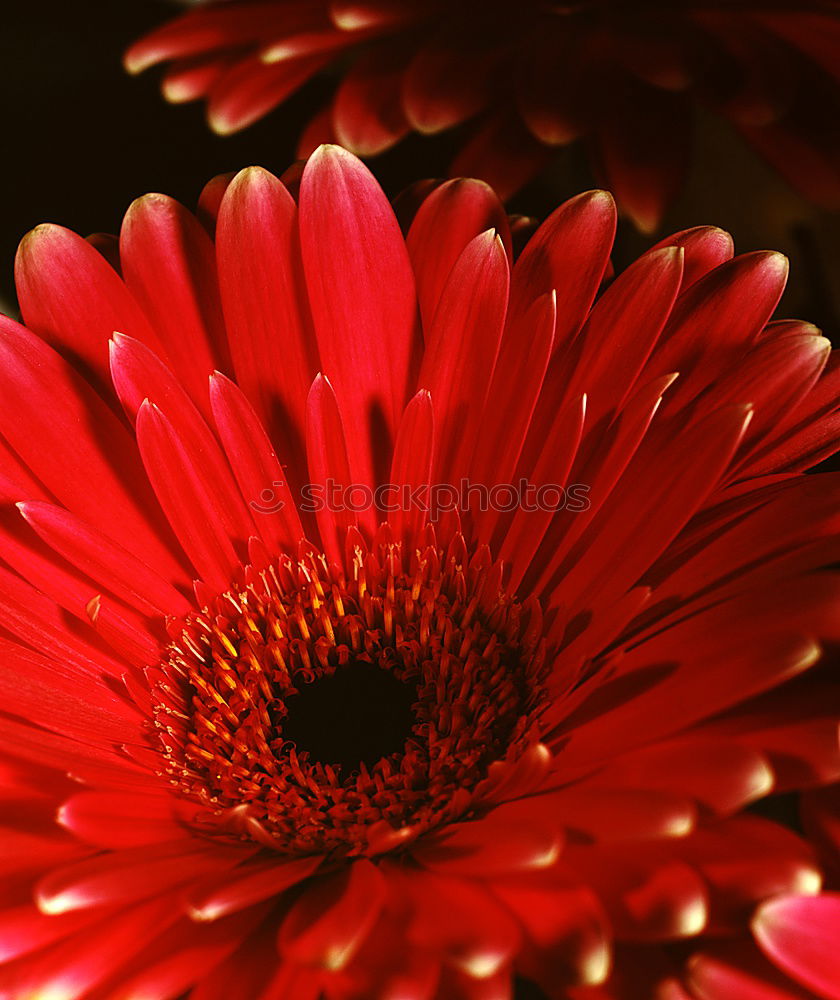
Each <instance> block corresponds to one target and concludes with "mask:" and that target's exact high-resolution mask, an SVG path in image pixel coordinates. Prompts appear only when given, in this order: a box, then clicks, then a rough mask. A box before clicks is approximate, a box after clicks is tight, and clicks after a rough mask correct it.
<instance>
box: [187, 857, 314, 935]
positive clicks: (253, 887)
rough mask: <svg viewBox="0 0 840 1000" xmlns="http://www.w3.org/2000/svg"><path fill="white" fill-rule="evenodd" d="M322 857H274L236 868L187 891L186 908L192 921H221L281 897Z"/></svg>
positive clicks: (312, 869) (211, 877)
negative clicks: (268, 900)
mask: <svg viewBox="0 0 840 1000" xmlns="http://www.w3.org/2000/svg"><path fill="white" fill-rule="evenodd" d="M322 860H323V859H322V858H320V857H305V858H292V859H291V860H288V859H283V858H281V857H279V856H278V857H277V858H271V859H270V860H268V861H255V862H254V863H252V864H248V865H243V866H240V867H238V868H234V869H233V870H231V871H228V872H227V873H225V874H223V875H218V874H212V875H209V876H207V877H206V878H205V879H203V880H202V881H200V882H197V883H196V884H195V885H192V886H191V887H190V889H189V890H188V892H187V896H186V899H187V906H188V907H189V911H190V916H191V917H192V919H193V920H200V921H207V920H218V919H219V918H220V917H226V916H228V914H230V913H236V912H237V911H238V910H243V909H246V908H247V907H249V906H253V905H254V904H255V903H261V902H262V901H263V900H265V899H269V898H270V897H272V896H279V895H280V894H281V893H283V892H284V891H285V890H286V889H289V888H291V887H292V886H294V885H297V884H298V883H299V882H302V881H303V880H304V879H306V878H309V876H310V875H313V874H314V873H315V871H316V870H317V869H318V868H319V867H320V865H321V862H322Z"/></svg>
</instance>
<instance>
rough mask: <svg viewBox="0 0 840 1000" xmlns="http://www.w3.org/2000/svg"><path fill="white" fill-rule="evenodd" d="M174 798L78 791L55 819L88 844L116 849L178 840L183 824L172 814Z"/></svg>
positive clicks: (163, 794) (165, 792)
mask: <svg viewBox="0 0 840 1000" xmlns="http://www.w3.org/2000/svg"><path fill="white" fill-rule="evenodd" d="M173 804H174V803H173V800H172V799H170V797H169V794H168V790H167V789H166V788H165V787H164V786H161V790H160V796H154V795H140V794H137V793H136V792H123V793H120V792H80V793H79V794H78V795H73V796H71V797H70V798H69V799H67V800H66V801H65V802H64V803H63V804H62V806H61V808H60V809H59V811H58V822H59V823H60V824H61V825H62V826H63V827H65V828H66V829H67V830H70V831H71V832H72V833H73V834H74V835H75V836H77V837H79V838H80V839H81V840H84V841H85V842H86V843H88V844H95V845H96V846H98V847H108V848H112V849H114V850H119V849H122V848H126V847H139V846H141V845H144V844H159V843H163V842H165V841H173V840H177V839H178V838H179V837H182V836H183V835H184V831H183V828H182V827H181V826H180V825H179V824H178V822H177V821H176V819H175V816H174V814H173Z"/></svg>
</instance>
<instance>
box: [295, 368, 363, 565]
mask: <svg viewBox="0 0 840 1000" xmlns="http://www.w3.org/2000/svg"><path fill="white" fill-rule="evenodd" d="M306 451H307V459H308V465H309V478H310V486H311V487H315V488H316V489H317V490H318V492H317V493H313V496H312V497H311V499H312V501H313V509H314V512H315V519H316V521H317V522H318V532H319V534H320V535H321V544H322V545H323V547H324V553H325V554H326V556H327V559H328V560H329V561H330V562H334V563H336V564H337V565H339V566H340V565H341V564H342V560H343V554H344V540H345V537H346V535H347V529H348V528H351V527H355V526H356V523H357V519H356V515H355V514H354V513H353V512H352V511H351V510H348V509H347V508H346V505H345V504H343V499H342V498H341V497H338V498H337V499H338V502H339V506H338V507H337V509H335V510H333V509H331V507H332V506H333V504H331V503H330V502H329V500H328V495H329V492H328V491H329V488H330V483H334V484H336V485H338V486H339V487H344V488H347V487H349V486H350V485H351V484H352V483H353V479H352V477H351V473H350V463H349V461H348V458H347V446H346V444H345V439H344V426H343V424H342V420H341V414H340V413H339V412H338V403H337V402H336V398H335V393H334V392H333V389H332V386H331V385H330V383H329V381H328V380H327V379H325V378H324V377H323V376H322V375H318V376H317V378H316V379H315V381H314V382H313V383H312V389H311V391H310V393H309V400H308V402H307V417H306ZM373 513H374V512H373V510H369V511H367V512H365V514H366V517H367V518H369V517H370V516H371V515H372V514H373Z"/></svg>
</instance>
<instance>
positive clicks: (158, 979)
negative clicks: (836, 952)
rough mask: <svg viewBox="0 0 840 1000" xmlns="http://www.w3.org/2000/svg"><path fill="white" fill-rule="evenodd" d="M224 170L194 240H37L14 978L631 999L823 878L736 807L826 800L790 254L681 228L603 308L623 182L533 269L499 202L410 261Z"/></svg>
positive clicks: (824, 602) (261, 996) (11, 678)
mask: <svg viewBox="0 0 840 1000" xmlns="http://www.w3.org/2000/svg"><path fill="white" fill-rule="evenodd" d="M290 184H291V181H290ZM294 186H296V185H293V187H294ZM223 188H224V182H223V181H217V182H214V183H213V184H211V185H210V187H209V188H208V190H207V192H206V194H205V197H204V198H203V215H204V217H205V218H206V219H207V220H210V217H211V215H212V214H213V212H212V210H213V208H214V207H218V220H217V226H216V228H215V246H214V242H213V240H212V239H211V236H209V235H208V232H207V231H206V230H205V228H203V226H202V224H201V223H200V222H198V221H197V220H196V218H195V217H193V216H192V215H190V214H189V213H188V212H187V211H186V210H185V209H183V208H182V207H181V206H179V205H178V204H177V203H175V202H173V201H171V200H170V199H168V198H165V197H164V196H162V195H148V196H147V197H145V198H142V199H140V200H139V201H137V202H136V203H135V204H134V205H133V206H132V207H131V209H130V210H129V212H128V214H127V216H126V219H125V223H124V226H123V229H122V233H121V235H120V239H119V245H118V246H117V245H116V243H115V242H113V241H109V240H103V239H101V238H99V239H98V240H97V241H96V246H92V245H91V244H90V243H89V242H86V241H85V240H83V239H81V238H80V237H78V236H76V235H74V234H72V233H70V232H68V231H67V230H64V229H61V228H59V227H56V226H45V227H42V228H40V229H37V230H35V231H34V232H33V233H32V234H30V235H29V236H28V237H27V238H26V239H25V240H24V242H23V244H22V246H21V250H20V254H19V259H18V266H17V279H18V290H19V297H20V303H21V308H22V312H23V317H24V320H25V323H26V326H25V327H24V326H21V325H19V324H17V323H15V322H13V321H12V320H11V319H5V318H4V319H3V320H2V324H0V335H1V336H0V351H2V358H1V359H0V390H2V396H0V398H2V406H0V432H2V435H3V439H2V440H3V442H4V443H3V450H2V466H0V471H2V479H0V483H2V490H3V499H4V502H5V506H4V508H3V516H2V519H0V531H2V545H3V558H4V560H5V563H6V565H5V566H4V567H3V568H2V569H0V601H1V602H2V619H0V620H2V625H3V630H4V636H3V637H2V638H1V639H0V645H2V664H3V666H2V671H0V692H1V693H2V698H3V714H2V716H0V733H1V734H2V739H3V748H4V755H3V760H4V763H3V768H4V771H3V786H4V793H3V794H4V796H5V803H6V808H5V815H6V820H5V828H4V829H3V847H4V850H3V858H4V860H3V866H4V877H5V886H4V891H3V901H4V905H5V910H4V911H3V913H2V915H1V916H0V925H1V926H2V930H0V948H2V956H3V959H4V960H5V962H6V963H7V964H6V965H5V967H4V968H3V969H2V970H0V995H2V996H8V997H14V998H15V1000H23V998H30V997H38V998H40V1000H44V998H46V997H49V998H50V1000H58V998H68V1000H69V998H73V1000H82V998H85V1000H106V998H110V1000H117V998H121V1000H127V998H140V997H143V998H156V1000H164V998H174V997H179V996H181V995H182V994H185V993H186V992H189V997H190V998H191V1000H236V998H240V1000H272V998H294V1000H307V998H311V1000H316V998H318V997H320V996H322V995H324V996H326V997H328V998H329V1000H333V998H336V1000H350V998H365V1000H371V998H385V997H389V998H395V997H405V998H409V997H410V998H417V1000H423V998H443V1000H446V998H468V1000H479V998H486V997H505V996H509V995H510V989H511V986H510V984H511V980H512V977H513V975H514V974H516V975H519V976H522V977H524V978H525V979H527V980H531V981H533V982H536V983H538V984H539V985H540V986H541V987H542V988H543V989H544V990H545V991H546V992H547V993H548V994H549V995H550V996H551V997H555V998H558V997H567V996H568V997H576V998H577V997H580V998H587V997H589V998H596V997H625V998H633V1000H639V997H640V996H646V995H647V993H646V992H645V991H646V990H647V989H648V987H649V988H650V991H651V992H650V995H651V996H653V995H655V993H654V991H655V990H656V989H658V988H659V986H658V985H657V984H660V985H661V984H667V983H669V982H671V983H678V982H679V981H680V977H681V976H682V971H681V966H680V962H681V958H680V956H681V954H682V953H681V952H680V951H679V950H672V948H674V947H675V945H674V943H675V942H677V943H678V942H680V941H682V940H683V939H685V938H692V937H695V936H697V935H701V934H703V933H704V932H705V931H707V930H708V931H710V932H714V934H715V935H723V936H727V935H739V934H746V933H747V931H748V926H749V925H748V922H749V919H750V917H751V915H752V913H753V911H754V908H755V906H756V905H757V904H760V903H761V902H763V901H765V900H767V899H768V898H769V897H771V896H775V895H777V894H779V893H782V892H786V893H793V894H802V893H806V894H807V893H813V892H814V891H816V890H817V889H818V887H819V884H820V874H819V867H818V865H817V862H816V859H815V857H814V854H813V851H812V849H811V848H810V847H809V846H808V844H807V843H806V842H805V841H804V840H803V839H801V838H800V837H799V836H798V835H796V834H795V833H793V832H791V831H790V830H787V829H784V828H783V827H781V826H779V825H777V824H776V823H774V822H772V821H770V820H767V819H763V818H761V817H760V816H758V815H751V814H747V813H745V812H744V811H743V810H744V807H745V806H746V805H748V804H749V803H751V802H753V801H754V800H756V799H758V798H761V797H763V796H765V795H767V794H769V793H771V792H774V791H777V792H781V791H786V790H791V789H801V788H807V787H812V786H813V787H816V786H819V785H824V784H827V783H830V782H831V781H834V780H836V779H837V777H838V775H840V760H838V748H837V739H836V735H837V713H836V689H837V682H836V678H833V677H831V676H830V675H828V674H827V675H826V676H824V677H823V676H821V675H820V674H819V673H817V674H814V672H813V671H811V674H813V676H809V677H807V678H800V674H802V672H803V671H805V670H806V669H807V668H809V667H810V666H811V665H812V664H814V663H815V662H816V661H817V660H818V657H819V646H818V644H817V639H818V638H819V637H821V636H825V637H828V638H837V636H838V620H837V615H836V607H837V601H838V596H840V581H838V577H837V575H836V574H835V573H832V572H829V571H825V570H823V569H821V567H823V566H825V565H827V564H830V563H831V562H833V561H836V560H837V558H838V553H840V533H838V528H840V522H838V514H837V496H838V490H837V485H838V476H837V475H836V474H831V473H826V474H819V475H809V476H805V475H803V474H802V473H803V471H804V470H806V469H808V468H809V467H811V466H813V465H814V464H815V463H816V462H818V461H819V460H820V458H821V457H823V456H824V455H826V454H828V453H829V452H830V451H831V450H832V449H834V448H835V447H836V444H837V439H838V424H840V414H838V385H837V383H838V366H837V365H836V363H834V361H832V360H831V359H830V355H829V345H828V343H827V342H826V341H825V340H824V339H822V338H821V337H820V336H819V335H818V334H817V332H816V331H815V330H814V328H813V327H811V326H809V325H808V324H805V323H800V322H770V317H771V315H772V313H773V311H774V309H775V307H776V304H777V302H778V300H779V296H780V294H781V292H782V288H783V286H784V283H785V277H786V270H787V269H786V263H785V261H784V259H783V258H782V257H780V256H779V255H777V254H773V253H755V254H748V255H745V256H741V257H733V256H732V243H731V240H730V239H729V237H728V236H727V235H726V234H725V233H723V232H721V231H719V230H716V229H695V230H690V231H688V232H684V233H681V234H678V235H676V236H674V237H671V238H670V239H668V240H666V241H665V242H664V243H663V244H661V245H660V246H659V247H657V248H655V249H653V250H651V251H650V252H649V253H647V254H645V255H644V256H643V257H642V258H640V259H639V260H638V261H637V262H636V263H635V264H633V265H632V267H630V268H629V269H628V270H627V271H625V272H624V273H622V274H621V275H620V276H619V277H617V278H616V279H615V280H614V281H612V282H611V283H610V284H609V286H608V287H607V288H606V290H603V291H602V293H601V294H600V297H597V296H598V293H599V288H600V286H601V284H602V280H603V277H604V273H605V269H606V268H607V264H608V256H609V253H610V249H611V244H612V239H613V232H614V226H615V212H614V207H613V203H612V200H611V198H610V196H609V195H607V194H605V193H604V192H594V193H590V194H586V195H581V196H580V197H578V198H575V199H573V200H572V201H570V202H568V203H566V204H565V205H563V206H561V207H560V208H559V209H558V210H557V211H556V212H555V213H554V214H553V215H552V216H551V218H549V219H548V221H547V222H545V223H544V224H543V225H542V227H541V228H540V229H539V230H538V231H537V233H536V234H535V235H534V236H533V238H532V239H531V240H530V241H529V242H528V243H527V246H526V247H525V249H524V250H523V252H522V253H521V255H520V256H519V257H518V259H517V260H516V263H515V264H513V265H512V266H511V259H510V249H509V248H510V233H509V229H508V223H507V221H506V218H505V215H504V212H503V209H502V207H501V204H500V202H499V201H498V199H497V198H496V197H495V195H494V194H493V193H492V192H491V191H490V189H489V188H487V187H486V186H485V185H484V184H482V183H480V182H477V181H451V182H448V183H446V184H443V185H441V186H438V187H437V188H435V189H434V190H432V191H431V193H429V194H428V196H427V197H426V198H425V200H423V201H422V204H421V205H420V207H419V209H418V210H417V212H416V214H415V216H414V219H413V221H412V223H411V226H410V229H409V231H408V234H407V236H406V237H405V238H403V236H402V235H401V233H400V230H399V228H398V225H397V222H396V219H395V217H394V215H393V213H392V210H391V207H390V206H389V204H388V203H387V201H386V199H385V197H384V195H383V194H382V191H381V190H380V189H379V187H378V186H377V185H376V183H375V181H374V180H373V178H372V177H371V175H370V174H369V173H368V171H367V170H366V169H365V167H363V166H362V165H361V164H360V163H359V162H358V161H357V160H356V159H354V158H353V157H352V156H351V155H350V154H349V153H347V152H345V151H344V150H341V149H338V148H335V147H324V148H322V149H320V150H319V151H318V152H317V153H315V154H314V155H313V157H312V158H311V159H310V160H309V162H308V164H307V165H306V167H305V169H304V170H303V174H302V177H301V178H300V184H299V188H300V190H299V198H298V201H297V202H296V201H295V200H294V199H293V197H292V195H291V194H290V192H289V190H288V189H287V188H286V187H285V186H284V185H283V183H281V182H280V181H278V180H277V179H276V178H274V177H273V176H271V175H270V174H268V173H266V172H265V171H263V170H260V169H257V168H251V169H248V170H245V171H243V172H242V173H240V174H238V175H237V176H236V177H235V178H234V179H233V181H232V182H231V183H230V185H229V186H228V187H227V189H226V190H225V191H224V193H223V194H222V189H223ZM210 224H211V223H210V221H208V225H210ZM596 297H597V300H596ZM593 303H594V305H593ZM114 331H119V332H118V333H115V332H114ZM319 371H320V372H321V374H319ZM220 372H227V375H225V374H220ZM445 484H451V485H453V488H454V486H457V488H458V490H460V489H461V488H466V489H467V491H468V492H467V494H466V496H465V499H464V498H459V499H458V501H457V504H455V505H453V504H449V505H445V504H443V502H442V494H441V487H442V486H443V485H445ZM465 484H466V485H465ZM505 484H513V485H511V487H509V489H514V488H515V489H518V490H519V491H520V495H519V496H518V498H517V499H516V502H510V494H509V493H505V489H507V487H506V485H505ZM492 486H502V487H503V489H502V492H501V493H493V494H491V499H490V502H485V492H486V491H487V490H488V489H489V487H492ZM351 487H352V489H351ZM374 487H379V491H378V492H377V493H376V495H375V496H374V497H373V501H374V502H373V503H371V497H372V496H373V494H372V490H373V489H374ZM330 490H333V492H332V493H330ZM335 490H338V491H339V492H338V493H335ZM534 490H535V491H536V493H534V492H533V491H534ZM483 491H485V492H483ZM549 496H551V497H553V500H552V501H551V502H549ZM476 497H477V499H476ZM504 497H507V499H504ZM295 498H297V499H298V500H299V501H300V505H299V507H298V506H297V505H296V504H295V502H294V499H295ZM359 498H361V499H359ZM430 498H433V499H434V501H435V507H433V508H432V509H428V510H427V509H425V508H427V507H429V503H428V501H429V499H430ZM443 498H444V499H445V496H444V497H443ZM395 500H396V502H394V501H395ZM386 504H387V506H386ZM438 508H440V509H438ZM386 511H387V512H386ZM194 580H195V582H193V581H194ZM817 669H818V670H822V669H823V668H822V667H818V668H817ZM797 905H798V904H797ZM802 905H804V906H809V905H811V904H802ZM815 905H821V906H822V905H831V904H815ZM768 912H769V913H770V917H767V913H768ZM761 913H762V914H764V916H761V915H760V916H759V918H758V921H759V923H758V924H757V927H758V928H759V930H758V933H759V940H760V942H761V944H762V946H763V947H765V948H768V949H770V950H771V951H773V952H774V954H775V953H778V954H779V955H780V956H781V955H783V954H784V953H785V951H786V949H787V945H786V943H784V942H782V943H780V941H781V938H783V937H784V935H785V933H786V931H785V927H786V926H788V924H789V921H788V917H789V916H790V911H789V910H784V909H782V910H779V909H777V910H771V911H766V910H765V911H761ZM768 921H769V922H768ZM785 921H788V924H786V923H785ZM780 927H781V928H782V932H781V935H780V932H779V928H780ZM802 960H803V961H805V962H807V956H806V957H805V958H804V959H802ZM785 961H787V959H784V958H782V962H783V964H784V962H785ZM790 961H791V962H794V961H799V959H791V960H790ZM663 988H664V987H663ZM675 988H676V987H675ZM832 995H835V994H832Z"/></svg>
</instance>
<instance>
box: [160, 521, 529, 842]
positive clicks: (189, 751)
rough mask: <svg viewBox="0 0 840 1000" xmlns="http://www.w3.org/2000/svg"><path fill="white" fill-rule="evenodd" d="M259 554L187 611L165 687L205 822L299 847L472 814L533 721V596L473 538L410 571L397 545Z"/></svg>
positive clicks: (177, 778)
mask: <svg viewBox="0 0 840 1000" xmlns="http://www.w3.org/2000/svg"><path fill="white" fill-rule="evenodd" d="M377 555H378V556H379V558H377V556H375V555H373V554H368V555H363V554H362V552H361V551H358V552H357V554H356V556H355V558H354V560H353V575H352V577H351V578H350V579H345V578H344V576H343V574H341V573H339V572H338V571H337V569H336V568H335V567H334V566H328V564H327V562H326V560H325V559H324V557H323V556H321V555H319V554H315V553H313V552H308V553H306V554H305V555H304V556H302V557H301V558H299V559H297V560H294V559H291V558H288V557H283V558H281V559H280V560H279V561H277V562H275V563H272V564H269V565H266V566H265V567H264V568H259V569H258V568H257V567H255V566H250V567H248V569H247V570H246V571H245V573H244V576H243V581H242V584H241V586H239V587H237V588H235V589H233V590H231V591H229V592H228V593H225V594H222V595H221V596H219V597H217V598H216V599H215V600H214V601H213V602H212V603H211V604H210V605H209V606H208V607H205V608H204V609H203V610H202V611H201V612H200V613H198V614H195V615H191V616H189V617H188V618H187V619H185V620H184V621H183V622H181V623H180V636H179V637H178V638H177V639H176V640H175V641H174V642H173V643H172V644H171V645H170V647H169V648H168V650H167V653H166V657H165V659H164V662H163V666H162V671H161V677H160V680H159V682H158V684H157V686H156V688H155V693H156V700H157V706H156V711H155V719H156V726H157V728H158V732H159V737H160V740H161V744H162V746H163V749H164V752H165V756H166V760H167V761H168V771H169V775H170V778H171V780H172V782H173V783H174V784H177V786H178V788H179V791H180V793H181V794H182V795H184V796H185V797H187V798H188V799H192V800H196V801H198V802H200V803H201V804H202V805H204V806H206V809H205V810H202V811H201V813H200V815H199V817H198V822H199V824H200V825H205V824H206V825H207V827H208V829H210V830H212V831H213V832H225V833H236V832H238V833H240V834H244V835H250V836H252V837H254V838H255V839H257V840H259V841H260V842H261V843H263V844H265V845H267V846H271V847H274V848H276V849H277V850H280V851H283V852H285V853H289V854H302V853H310V852H316V851H317V852H328V851H333V850H334V851H337V852H339V853H344V852H346V853H351V854H359V853H377V852H378V851H380V850H383V849H387V848H388V847H392V846H398V845H399V844H401V843H404V842H406V841H407V840H411V839H413V838H414V837H415V836H416V835H417V834H418V833H420V832H422V831H423V830H427V829H429V828H430V827H434V826H437V825H439V824H441V823H444V822H448V821H451V820H452V819H453V818H455V817H457V816H459V815H462V814H464V813H465V812H466V811H467V810H468V809H469V806H470V802H471V800H472V790H473V789H474V788H475V786H476V785H477V784H478V783H479V782H480V781H481V780H482V778H484V777H485V775H486V772H487V768H488V766H489V765H490V764H491V763H492V762H493V761H495V760H499V759H502V758H506V757H508V758H509V757H511V756H514V757H515V756H516V755H517V754H518V753H519V752H521V750H522V749H524V747H525V746H527V745H528V743H529V742H530V739H531V738H532V737H533V735H534V726H535V722H536V718H537V716H538V714H539V709H540V705H541V704H542V679H543V678H542V674H543V663H544V659H545V656H544V644H543V643H542V641H541V637H540V615H539V610H538V608H536V606H532V607H530V608H529V609H528V611H525V609H523V606H522V605H520V604H519V603H517V602H516V601H515V600H512V599H510V598H509V597H508V596H507V595H506V594H505V593H504V592H503V591H502V590H500V588H499V578H498V576H497V575H496V574H494V573H493V567H492V566H491V565H490V564H489V560H483V559H481V558H477V559H473V560H472V561H471V562H470V563H469V564H468V559H467V549H466V546H465V543H464V541H463V538H462V537H461V536H460V535H459V536H456V537H455V539H454V541H453V542H452V543H451V544H450V545H449V547H448V550H447V551H446V552H444V551H442V550H441V549H440V548H438V547H436V545H435V544H434V541H433V540H432V541H431V543H430V544H428V545H426V546H424V547H423V548H418V549H416V550H415V552H414V554H413V556H412V557H411V559H410V565H409V566H408V567H407V569H405V570H404V569H403V564H402V557H401V545H399V544H396V543H387V544H382V545H380V546H379V547H378V552H377Z"/></svg>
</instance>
